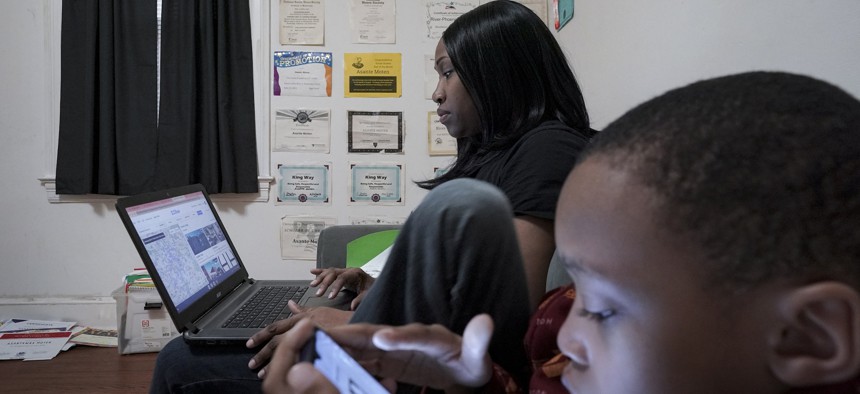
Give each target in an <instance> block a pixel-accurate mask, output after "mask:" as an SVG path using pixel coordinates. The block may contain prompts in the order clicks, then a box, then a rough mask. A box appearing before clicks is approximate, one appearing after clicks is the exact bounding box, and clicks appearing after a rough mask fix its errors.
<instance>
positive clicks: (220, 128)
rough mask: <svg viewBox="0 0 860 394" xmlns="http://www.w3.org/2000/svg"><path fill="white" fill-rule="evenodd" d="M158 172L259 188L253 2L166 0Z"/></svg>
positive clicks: (169, 177)
mask: <svg viewBox="0 0 860 394" xmlns="http://www.w3.org/2000/svg"><path fill="white" fill-rule="evenodd" d="M162 7H163V8H162V18H161V32H162V33H161V34H162V38H161V42H162V44H161V107H160V115H159V116H160V117H159V122H158V133H159V141H158V151H159V162H158V166H157V174H158V177H159V179H160V180H162V181H163V182H165V184H166V185H182V184H188V183H202V184H203V185H204V186H205V187H206V190H207V191H209V192H210V193H248V192H257V186H258V183H257V143H256V131H255V126H254V81H253V55H252V52H251V18H250V10H249V6H248V1H235V0H164V2H163V3H162Z"/></svg>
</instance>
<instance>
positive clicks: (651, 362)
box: [556, 72, 860, 393]
mask: <svg viewBox="0 0 860 394" xmlns="http://www.w3.org/2000/svg"><path fill="white" fill-rule="evenodd" d="M558 223H559V225H558V226H557V228H556V236H557V244H558V245H559V252H560V253H561V255H562V256H563V258H564V260H565V262H566V265H567V268H568V272H569V273H570V274H571V275H572V276H573V277H574V283H575V284H576V291H577V298H576V300H575V302H574V306H573V309H572V310H571V312H570V313H569V315H568V318H567V320H566V321H565V324H564V326H563V327H562V329H561V331H560V333H559V336H558V343H559V346H560V347H561V349H562V351H563V352H564V354H565V355H567V356H568V357H569V358H570V359H571V361H572V363H571V366H570V367H568V368H567V369H566V371H565V374H564V377H563V379H562V380H563V382H564V384H565V386H566V387H567V388H568V389H569V390H570V391H572V392H576V393H591V392H602V393H627V392H637V393H646V392H654V393H670V392H678V393H706V392H714V393H740V392H750V393H778V392H785V391H787V390H789V389H791V388H804V387H805V388H810V389H812V391H814V392H820V390H823V387H822V386H830V385H839V384H845V385H846V386H839V387H840V388H839V389H837V392H843V393H844V392H857V389H858V387H860V385H858V379H857V377H858V376H860V102H858V101H857V100H856V99H854V98H852V97H851V96H849V95H848V94H846V93H845V92H843V91H841V90H840V89H838V88H836V87H834V86H831V85H828V84H826V83H823V82H821V81H817V80H814V79H811V78H806V77H802V76H797V75H790V74H783V73H764V72H756V73H747V74H740V75H734V76H728V77H723V78H716V79H712V80H708V81H703V82H699V83H695V84H692V85H689V86H687V87H684V88H681V89H677V90H675V91H671V92H669V93H666V94H664V95H662V96H660V97H658V98H656V99H653V100H651V101H649V102H647V103H645V104H643V105H640V106H639V107H637V108H635V109H634V110H632V111H630V112H628V113H627V114H625V115H624V116H623V117H622V118H621V119H619V120H617V121H616V122H614V123H612V124H611V125H610V126H609V127H608V128H607V129H606V130H605V131H603V132H602V133H601V134H600V135H599V136H598V137H597V138H596V139H595V140H594V141H593V142H592V144H591V146H590V147H589V148H588V152H587V153H586V154H584V155H583V156H582V158H581V159H580V164H578V165H577V167H576V168H575V169H574V170H573V172H572V173H571V175H570V176H569V177H568V180H567V181H566V186H565V188H564V189H563V191H562V195H561V198H560V202H559V219H558ZM834 389H835V388H834Z"/></svg>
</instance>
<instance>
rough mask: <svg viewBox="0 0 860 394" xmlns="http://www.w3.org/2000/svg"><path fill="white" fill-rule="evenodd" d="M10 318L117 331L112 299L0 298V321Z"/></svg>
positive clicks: (114, 306)
mask: <svg viewBox="0 0 860 394" xmlns="http://www.w3.org/2000/svg"><path fill="white" fill-rule="evenodd" d="M10 318H21V319H36V320H57V321H74V322H77V323H78V324H79V325H82V326H90V327H99V328H116V326H117V324H116V301H115V300H114V299H113V297H0V319H10Z"/></svg>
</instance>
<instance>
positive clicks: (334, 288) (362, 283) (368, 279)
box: [310, 268, 374, 310]
mask: <svg viewBox="0 0 860 394" xmlns="http://www.w3.org/2000/svg"><path fill="white" fill-rule="evenodd" d="M311 274H314V275H316V278H314V280H312V281H311V283H310V286H311V287H319V288H318V289H317V291H316V295H317V296H318V297H320V296H322V295H323V294H325V292H326V290H328V289H330V291H329V294H328V298H334V297H335V296H337V294H338V293H340V290H341V289H347V290H352V291H354V292H356V293H357V294H358V295H357V296H356V297H355V299H353V300H352V304H350V308H351V309H352V310H355V308H358V304H360V303H361V300H362V299H363V298H364V295H365V294H366V293H367V290H369V289H370V287H371V286H372V285H373V282H374V279H373V277H372V276H370V275H368V274H367V273H366V272H364V270H362V269H360V268H313V269H311Z"/></svg>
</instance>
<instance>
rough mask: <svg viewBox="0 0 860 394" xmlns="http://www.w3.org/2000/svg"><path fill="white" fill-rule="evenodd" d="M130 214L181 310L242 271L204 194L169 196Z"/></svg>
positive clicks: (138, 207)
mask: <svg viewBox="0 0 860 394" xmlns="http://www.w3.org/2000/svg"><path fill="white" fill-rule="evenodd" d="M127 211H128V216H129V218H130V219H131V222H132V223H133V224H134V228H135V230H136V231H137V233H138V235H139V236H140V239H141V240H142V241H143V244H144V246H145V247H146V251H147V253H149V257H150V259H152V263H153V264H154V265H155V269H156V271H157V272H158V276H159V277H161V281H162V282H164V285H165V287H166V288H167V292H168V294H170V299H171V300H172V301H173V305H175V306H176V309H177V310H178V311H179V312H182V311H183V310H184V309H185V308H187V307H188V306H189V305H191V304H192V303H194V301H196V300H197V299H199V298H200V297H201V296H203V294H205V293H206V291H208V290H209V289H211V288H213V287H215V286H217V285H218V284H219V283H221V282H222V281H224V279H226V278H227V277H229V276H230V275H232V274H233V273H235V272H237V271H238V270H239V265H238V263H237V262H236V256H234V255H233V252H232V250H231V249H230V245H229V244H228V243H227V238H226V237H225V236H224V233H223V231H222V230H221V227H220V226H219V225H218V221H217V220H216V219H215V215H214V214H213V213H212V210H211V209H209V204H208V203H207V202H206V198H205V197H204V196H203V193H200V192H196V193H191V194H187V195H184V196H178V197H172V198H167V199H164V200H161V201H156V202H152V203H148V204H143V205H139V206H136V207H129V208H128V209H127Z"/></svg>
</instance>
